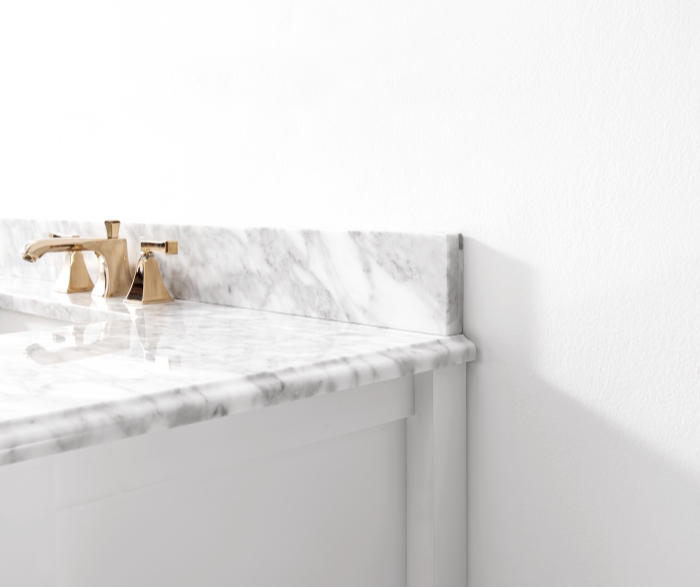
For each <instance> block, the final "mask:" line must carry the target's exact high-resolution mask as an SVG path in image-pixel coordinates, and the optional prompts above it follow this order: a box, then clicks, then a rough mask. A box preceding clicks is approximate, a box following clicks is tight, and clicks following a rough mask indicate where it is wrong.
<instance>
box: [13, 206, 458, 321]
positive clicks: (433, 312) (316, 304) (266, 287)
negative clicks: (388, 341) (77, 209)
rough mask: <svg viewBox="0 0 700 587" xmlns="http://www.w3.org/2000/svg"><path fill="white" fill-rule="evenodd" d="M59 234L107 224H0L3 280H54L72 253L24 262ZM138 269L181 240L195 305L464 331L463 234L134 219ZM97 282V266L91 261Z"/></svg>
mask: <svg viewBox="0 0 700 587" xmlns="http://www.w3.org/2000/svg"><path fill="white" fill-rule="evenodd" d="M49 232H56V233H61V234H79V235H81V236H93V235H101V234H103V233H104V225H103V224H102V223H100V222H65V221H59V222H49V221H36V220H7V219H4V220H3V219H0V275H13V276H18V277H24V278H27V279H38V280H44V281H54V280H55V279H56V278H57V277H58V272H59V269H60V266H61V262H62V258H61V257H62V255H47V256H45V257H44V258H42V259H40V260H39V262H38V263H36V264H30V263H26V262H24V261H22V260H21V259H20V257H19V250H20V249H21V248H22V247H23V245H24V244H25V243H26V242H28V241H30V240H34V239H36V238H42V237H44V236H46V235H47V234H48V233H49ZM121 235H122V236H125V237H126V238H127V239H128V241H129V255H130V261H131V263H132V265H134V264H135V262H136V259H137V256H138V243H139V239H140V238H141V237H143V238H147V239H151V240H164V239H176V240H178V241H179V245H180V246H179V248H180V251H179V254H178V255H177V256H171V257H167V258H164V259H161V262H160V267H161V271H162V273H163V278H164V280H165V282H166V285H167V286H168V288H169V289H170V292H171V293H172V295H173V296H174V297H176V298H179V299H183V300H193V301H200V302H208V303H215V304H221V305H226V306H235V307H239V308H250V309H254V310H268V311H274V312H283V313H285V314H293V315H296V316H309V317H315V318H325V319H330V320H338V321H343V322H352V323H356V324H368V325H373V326H387V327H390V328H398V329H402V330H414V331H417V332H429V333H433V334H458V333H460V332H462V298H463V295H462V287H463V285H462V256H461V251H460V240H461V239H460V236H459V235H457V234H400V233H380V232H321V231H313V230H299V231H295V230H281V229H266V228H251V229H236V228H223V227H201V226H176V225H146V224H134V223H128V222H124V223H123V224H122V232H121ZM86 262H87V263H88V267H89V269H90V270H91V271H92V273H93V276H94V274H95V272H96V267H97V264H96V262H95V260H94V256H93V255H90V254H87V255H86Z"/></svg>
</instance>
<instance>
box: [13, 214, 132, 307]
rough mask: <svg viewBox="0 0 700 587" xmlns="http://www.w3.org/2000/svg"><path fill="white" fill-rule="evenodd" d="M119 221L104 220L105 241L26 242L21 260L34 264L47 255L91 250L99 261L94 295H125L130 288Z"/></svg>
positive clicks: (108, 296)
mask: <svg viewBox="0 0 700 587" xmlns="http://www.w3.org/2000/svg"><path fill="white" fill-rule="evenodd" d="M119 225H120V222H119V221H118V220H107V221H105V227H106V228H107V238H79V237H66V238H46V239H39V240H35V241H32V242H30V243H27V245H26V246H25V247H24V250H23V251H22V253H21V255H22V259H24V260H25V261H29V262H30V263H35V262H36V261H37V260H39V259H40V258H41V257H43V256H44V255H45V254H46V253H63V252H68V253H72V252H74V251H94V253H95V254H96V255H97V257H98V258H99V260H100V269H99V272H98V275H97V284H96V285H95V288H94V289H93V290H92V295H93V296H100V297H104V298H111V297H115V296H124V295H126V293H127V292H128V291H129V286H130V285H131V275H130V271H129V256H128V251H127V248H126V239H123V238H119Z"/></svg>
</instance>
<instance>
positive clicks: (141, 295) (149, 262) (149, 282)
mask: <svg viewBox="0 0 700 587" xmlns="http://www.w3.org/2000/svg"><path fill="white" fill-rule="evenodd" d="M153 253H165V254H166V255H177V241H159V242H153V241H141V256H140V257H139V260H138V262H137V263H136V273H134V281H133V283H132V284H131V289H130V290H129V293H128V294H126V299H125V300H124V302H126V303H133V304H162V303H165V302H172V301H173V298H172V297H171V296H170V294H169V293H168V289H167V288H166V287H165V284H164V283H163V278H162V276H161V274H160V269H159V268H158V261H156V259H155V258H154V255H153Z"/></svg>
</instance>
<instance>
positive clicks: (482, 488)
mask: <svg viewBox="0 0 700 587" xmlns="http://www.w3.org/2000/svg"><path fill="white" fill-rule="evenodd" d="M465 245H466V246H465V275H467V276H468V279H467V280H466V284H465V285H466V287H465V323H466V324H467V325H468V327H467V328H465V333H466V335H467V336H468V337H469V338H470V339H471V340H473V341H474V342H475V343H476V345H477V348H478V355H477V360H476V362H475V363H473V364H471V365H470V366H469V368H468V404H467V405H468V408H467V409H468V425H469V428H468V443H469V446H468V475H469V480H468V481H469V485H468V487H469V496H468V504H469V510H468V511H469V530H468V533H469V546H468V565H469V587H500V586H508V587H525V586H528V587H529V586H533V587H535V586H536V587H563V586H577V587H578V586H586V587H590V586H593V585H595V586H597V587H601V586H615V587H619V586H630V587H632V586H633V587H645V586H652V585H653V586H655V587H658V586H666V585H668V586H673V587H682V586H691V585H692V586H693V587H697V586H698V585H700V485H699V484H698V482H697V481H696V480H694V479H693V478H692V477H690V476H687V475H685V474H684V473H683V472H681V471H679V470H677V469H676V468H674V466H673V465H672V464H671V463H668V462H665V461H664V460H663V458H662V457H661V456H660V455H658V454H655V453H654V450H653V448H650V447H647V446H643V445H642V444H640V443H638V442H637V441H635V440H634V439H632V438H630V437H629V436H628V435H626V434H624V433H623V432H621V431H620V430H618V429H616V428H614V427H613V426H611V425H610V424H609V423H608V422H606V421H605V420H603V419H601V418H600V417H599V416H597V415H595V414H594V413H592V412H591V411H590V410H589V409H587V408H586V407H584V406H582V405H580V404H579V403H577V402H576V401H575V400H573V399H571V398H570V397H567V395H566V393H565V391H564V390H558V389H554V388H553V387H552V386H551V385H549V384H548V383H545V382H544V381H542V380H541V379H540V378H538V377H537V376H536V375H535V374H534V372H533V365H532V362H531V360H530V359H531V357H532V355H531V349H532V348H533V345H535V344H537V330H536V328H535V324H534V323H533V322H534V317H533V314H532V308H533V307H534V301H535V298H534V296H535V295H536V282H535V279H536V278H535V274H534V271H533V270H532V269H531V268H529V267H528V266H527V265H525V264H523V263H521V262H519V261H517V260H514V259H512V258H509V257H506V256H504V255H502V254H500V253H498V252H497V251H495V250H493V249H491V248H489V247H487V246H485V245H483V244H480V243H478V242H474V241H472V240H468V241H466V243H465ZM572 336H581V334H580V332H579V333H576V332H572ZM542 342H543V343H544V342H546V341H542ZM591 343H592V344H595V340H592V341H591ZM590 368H591V369H595V368H596V366H595V365H591V366H590ZM621 368H623V366H621ZM659 393H663V390H659Z"/></svg>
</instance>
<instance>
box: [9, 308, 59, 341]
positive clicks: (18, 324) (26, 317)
mask: <svg viewBox="0 0 700 587" xmlns="http://www.w3.org/2000/svg"><path fill="white" fill-rule="evenodd" d="M69 324H71V322H65V321H63V320H55V319H54V318H44V317H43V316H34V315H32V314H23V313H22V312H13V311H12V310H0V335H2V334H10V333H11V332H24V331H26V330H42V329H44V328H55V327H57V326H66V325H69Z"/></svg>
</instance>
